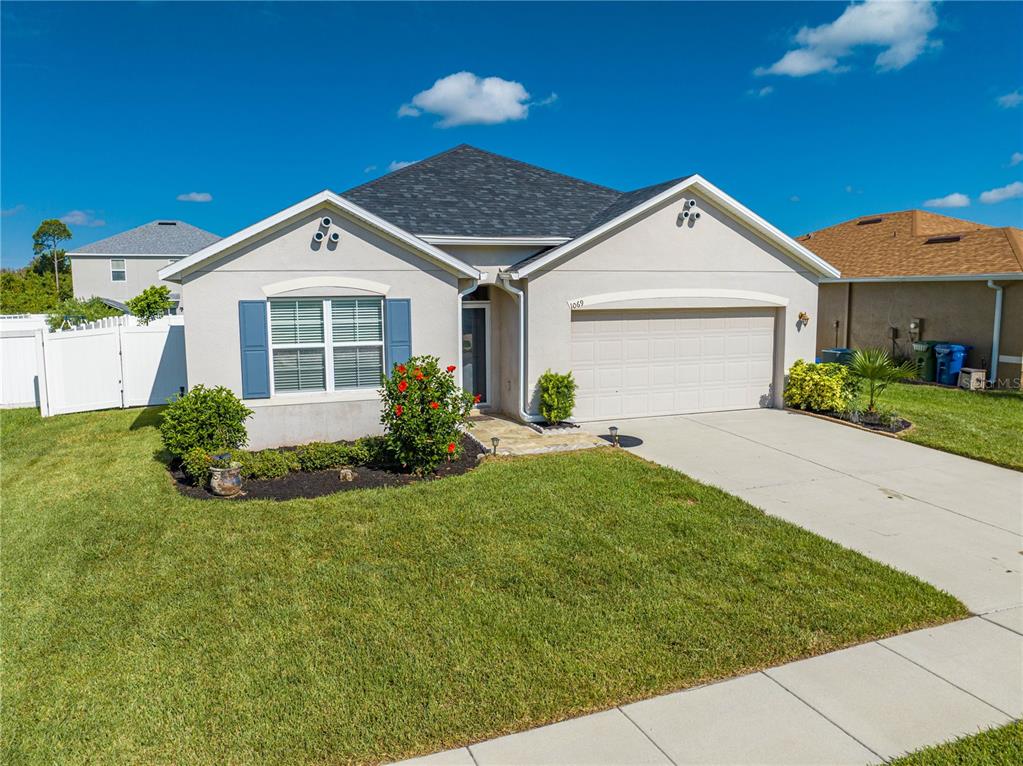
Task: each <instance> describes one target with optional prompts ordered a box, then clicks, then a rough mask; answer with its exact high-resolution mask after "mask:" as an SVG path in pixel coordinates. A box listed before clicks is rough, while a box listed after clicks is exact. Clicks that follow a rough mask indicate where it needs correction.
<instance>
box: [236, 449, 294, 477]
mask: <svg viewBox="0 0 1023 766" xmlns="http://www.w3.org/2000/svg"><path fill="white" fill-rule="evenodd" d="M231 459H232V460H234V461H235V462H237V463H239V464H240V465H241V472H242V476H243V477H244V478H246V479H279V478H281V477H282V476H287V475H288V474H289V473H291V472H292V471H298V470H299V469H300V466H299V463H298V452H297V451H296V450H276V449H265V450H260V451H259V452H243V451H238V452H235V453H232V455H231Z"/></svg>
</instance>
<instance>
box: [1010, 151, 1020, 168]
mask: <svg viewBox="0 0 1023 766" xmlns="http://www.w3.org/2000/svg"><path fill="white" fill-rule="evenodd" d="M1021 162H1023V152H1013V153H1012V156H1011V157H1010V158H1009V167H1010V168H1014V167H1016V166H1017V165H1018V164H1019V163H1021Z"/></svg>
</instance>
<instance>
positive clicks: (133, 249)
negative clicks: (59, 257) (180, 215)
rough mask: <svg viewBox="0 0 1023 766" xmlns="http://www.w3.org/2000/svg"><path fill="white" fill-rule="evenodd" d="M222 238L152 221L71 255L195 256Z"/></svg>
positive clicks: (181, 225)
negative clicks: (195, 253) (193, 254)
mask: <svg viewBox="0 0 1023 766" xmlns="http://www.w3.org/2000/svg"><path fill="white" fill-rule="evenodd" d="M219 239H220V237H218V236H217V235H216V234H211V233H210V232H208V231H203V230H202V229H199V228H197V227H195V226H192V224H190V223H185V222H184V221H171V220H161V221H151V222H150V223H146V224H143V225H142V226H136V227H135V228H134V229H129V230H128V231H124V232H121V233H120V234H115V235H114V236H112V237H107V238H106V239H101V240H100V241H99V242H93V243H92V244H90V245H85V246H83V247H76V248H74V249H73V250H71V251H70V254H71V255H77V254H79V253H81V254H84V255H87V254H90V253H95V254H110V255H191V254H192V253H194V252H197V251H199V250H202V249H203V248H204V247H206V246H208V245H212V244H213V243H214V242H216V241H217V240H219Z"/></svg>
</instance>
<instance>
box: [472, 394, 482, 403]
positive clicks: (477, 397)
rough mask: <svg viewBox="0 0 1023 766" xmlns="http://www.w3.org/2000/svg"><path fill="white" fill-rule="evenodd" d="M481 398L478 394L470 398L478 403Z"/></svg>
mask: <svg viewBox="0 0 1023 766" xmlns="http://www.w3.org/2000/svg"><path fill="white" fill-rule="evenodd" d="M482 399H483V397H482V396H481V395H480V394H476V396H474V397H473V398H472V400H473V401H474V402H476V404H479V403H480V401H481V400H482Z"/></svg>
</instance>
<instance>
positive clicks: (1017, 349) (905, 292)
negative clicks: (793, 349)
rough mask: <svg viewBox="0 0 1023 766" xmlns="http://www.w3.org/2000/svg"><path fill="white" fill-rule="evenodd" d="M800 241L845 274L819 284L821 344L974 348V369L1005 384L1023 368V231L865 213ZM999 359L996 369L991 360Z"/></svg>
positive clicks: (911, 213)
mask: <svg viewBox="0 0 1023 766" xmlns="http://www.w3.org/2000/svg"><path fill="white" fill-rule="evenodd" d="M796 240H797V241H798V242H799V243H800V244H802V245H803V246H804V247H806V248H807V249H808V250H811V251H813V252H814V253H816V254H817V255H819V256H820V257H822V258H823V259H825V260H826V261H828V262H829V263H831V264H833V265H834V266H836V267H837V268H838V269H839V270H840V271H841V272H842V275H841V277H839V278H837V279H824V280H821V285H820V291H819V296H818V307H817V347H818V353H819V352H820V350H821V349H822V348H828V347H832V346H842V347H849V348H864V347H868V346H880V347H882V348H887V349H889V350H890V351H893V352H894V353H895V354H897V355H899V356H909V355H910V354H911V352H912V341H913V340H914V338H913V337H911V333H910V322H911V321H913V320H918V321H919V326H920V339H922V340H942V341H950V342H953V343H963V344H965V345H968V346H971V347H972V348H971V350H970V352H969V354H968V356H967V364H968V365H969V366H971V367H983V368H984V369H987V370H988V371H989V378H990V379H991V380H992V381H998V382H1000V384H1001V385H1003V386H1013V387H1018V386H1019V385H1020V377H1021V365H1023V360H1021V356H1023V231H1021V230H1020V229H1017V228H1014V227H1000V228H998V227H993V226H986V225H984V224H981V223H974V222H972V221H965V220H963V219H960V218H952V217H950V216H945V215H938V214H937V213H929V212H927V211H924V210H904V211H901V212H896V213H881V214H878V215H870V216H863V217H860V218H855V219H853V220H850V221H845V222H844V223H840V224H836V225H835V226H829V227H828V228H826V229H821V230H820V231H815V232H812V233H810V234H806V235H804V236H802V237H796ZM995 356H997V358H998V363H997V365H993V364H992V363H991V360H992V358H993V357H995Z"/></svg>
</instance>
